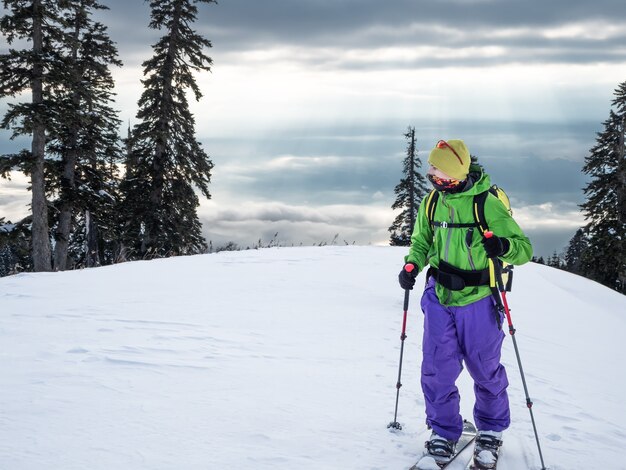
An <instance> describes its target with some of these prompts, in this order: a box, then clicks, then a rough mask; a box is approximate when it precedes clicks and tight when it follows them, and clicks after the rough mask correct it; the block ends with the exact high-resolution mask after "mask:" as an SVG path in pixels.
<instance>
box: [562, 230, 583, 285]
mask: <svg viewBox="0 0 626 470" xmlns="http://www.w3.org/2000/svg"><path fill="white" fill-rule="evenodd" d="M587 248H588V242H587V237H586V235H585V231H584V230H583V229H582V228H579V229H578V230H576V234H575V235H574V236H573V237H572V239H571V240H570V242H569V244H568V245H567V249H566V251H565V265H564V267H565V269H566V270H567V271H569V272H570V273H574V274H581V273H582V266H581V265H582V257H583V254H584V253H585V251H586V250H587Z"/></svg>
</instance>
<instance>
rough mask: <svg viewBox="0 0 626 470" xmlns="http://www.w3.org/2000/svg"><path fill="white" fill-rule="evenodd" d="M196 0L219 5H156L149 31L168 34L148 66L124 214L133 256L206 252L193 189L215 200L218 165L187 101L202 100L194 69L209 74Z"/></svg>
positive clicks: (190, 0) (173, 0) (159, 0)
mask: <svg viewBox="0 0 626 470" xmlns="http://www.w3.org/2000/svg"><path fill="white" fill-rule="evenodd" d="M198 3H216V2H215V0H152V1H151V2H150V6H151V8H152V14H151V22H150V27H151V28H153V29H159V30H161V29H164V30H165V35H164V36H163V37H162V38H161V39H160V40H159V41H158V42H157V43H156V44H155V45H154V46H153V50H154V56H153V57H152V58H151V59H149V60H147V61H146V62H144V63H143V66H144V76H146V78H145V79H144V80H143V81H142V83H143V84H144V87H145V90H144V92H143V94H142V96H141V98H140V100H139V103H138V104H139V112H138V113H137V118H138V119H139V120H140V123H139V124H137V125H136V126H135V127H134V129H133V132H132V139H131V149H130V155H128V157H127V161H126V170H127V172H126V176H125V178H124V181H123V184H122V190H123V192H124V195H125V203H124V205H123V213H124V217H125V220H126V237H125V244H126V245H127V246H128V247H129V249H130V250H131V252H132V253H134V256H135V257H147V256H151V257H154V256H157V257H162V256H169V255H176V254H193V253H200V252H203V251H205V250H206V248H207V246H206V242H205V240H204V238H203V237H202V234H201V224H200V221H199V219H198V216H197V207H198V205H199V199H198V196H197V195H196V193H195V192H194V187H195V188H197V189H199V191H200V193H202V194H203V195H204V196H205V197H206V198H210V197H211V196H210V193H209V187H208V185H209V183H210V179H211V169H212V168H213V164H212V162H211V160H210V159H209V157H208V156H207V154H206V153H205V152H204V150H203V149H202V147H201V146H200V143H199V142H198V141H197V140H196V137H195V120H194V118H193V116H192V114H191V113H190V111H189V105H188V102H187V98H186V92H187V90H191V91H192V92H193V94H194V97H195V98H196V100H199V99H200V98H201V96H202V95H201V93H200V89H199V88H198V86H197V84H196V81H195V79H194V77H193V72H197V71H208V70H210V66H211V64H212V61H211V59H210V57H208V56H207V55H205V54H204V52H203V50H204V48H208V47H211V43H210V41H208V40H207V39H205V38H204V37H202V36H201V35H199V34H197V33H196V32H195V31H194V30H192V29H191V24H192V23H193V22H194V21H195V19H196V16H197V7H196V4H198Z"/></svg>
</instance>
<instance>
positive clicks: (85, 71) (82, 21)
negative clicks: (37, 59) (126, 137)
mask: <svg viewBox="0 0 626 470" xmlns="http://www.w3.org/2000/svg"><path fill="white" fill-rule="evenodd" d="M64 6H65V11H64V23H65V27H66V28H67V34H66V36H65V41H64V48H63V53H64V60H65V61H66V63H67V67H66V68H65V71H66V73H65V79H64V83H63V86H62V87H61V88H59V89H57V90H55V91H54V93H53V96H54V99H55V101H56V102H57V103H58V106H59V108H60V112H59V119H58V122H57V123H56V124H57V125H56V128H55V132H54V134H53V137H54V138H53V140H52V142H51V145H50V147H49V148H50V150H51V151H52V152H54V153H55V154H57V155H58V156H59V157H60V158H58V159H57V163H56V164H55V165H54V166H53V168H54V170H56V171H54V172H53V176H54V184H55V186H54V190H55V192H56V193H57V194H58V199H57V200H56V201H54V202H53V204H54V205H55V208H56V209H57V210H56V213H58V217H57V220H56V224H55V231H54V236H55V241H56V243H55V249H54V268H55V269H56V270H64V269H66V268H67V267H68V266H67V262H68V252H71V257H70V258H71V259H72V260H73V262H74V263H81V264H86V265H87V266H93V265H97V264H100V256H99V251H100V250H98V249H97V247H95V246H91V247H87V246H86V245H87V243H86V240H85V237H86V235H85V232H86V231H87V229H88V227H86V221H87V219H88V220H89V221H91V227H90V232H91V233H92V234H93V233H94V232H95V231H96V230H97V229H100V230H98V231H100V232H102V234H103V235H104V236H105V238H108V239H111V238H113V239H115V238H116V237H115V235H114V234H112V233H111V232H112V231H114V230H115V228H116V226H117V225H118V223H117V221H116V220H114V219H115V212H114V211H113V207H114V204H115V202H116V192H117V187H116V186H117V174H118V172H117V166H116V163H118V162H120V161H121V149H120V147H119V136H118V129H119V126H120V123H121V121H120V120H119V119H118V117H117V112H116V111H115V110H113V109H112V108H111V106H110V103H111V102H112V101H113V91H112V90H113V87H114V82H113V78H112V76H111V72H110V70H109V66H110V65H117V66H120V65H121V62H120V61H119V60H118V59H117V48H116V47H115V44H114V43H113V42H112V41H111V40H110V38H109V36H108V34H107V28H106V27H105V26H104V25H102V24H101V23H99V22H95V21H94V20H93V19H92V18H91V14H92V13H93V12H94V11H95V10H103V9H107V7H105V6H103V5H101V4H100V3H99V2H98V1H97V0H66V2H65V3H64ZM107 235H108V237H107ZM92 240H97V238H93V239H92ZM114 242H115V240H108V243H109V244H110V243H114ZM70 244H72V246H71V247H70ZM92 245H93V243H92ZM86 252H89V253H91V255H92V256H91V257H89V256H86ZM109 258H111V257H110V256H109ZM107 261H108V262H109V263H110V262H112V261H111V259H108V260H107Z"/></svg>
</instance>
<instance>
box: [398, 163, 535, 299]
mask: <svg viewBox="0 0 626 470" xmlns="http://www.w3.org/2000/svg"><path fill="white" fill-rule="evenodd" d="M470 171H471V172H472V173H473V176H474V177H475V183H474V184H473V185H472V187H470V188H469V189H467V190H465V191H463V192H461V193H456V194H446V193H441V194H440V196H439V201H438V202H437V207H436V210H435V214H434V219H433V220H435V221H438V222H443V221H446V222H448V223H473V222H474V221H475V219H474V215H473V204H474V196H475V195H476V194H479V193H482V192H483V191H487V190H488V189H489V188H490V186H491V182H490V180H489V175H487V174H486V173H484V172H483V171H482V168H481V167H479V166H477V165H472V167H471V168H470ZM485 219H486V221H487V224H488V225H489V230H491V231H492V232H493V233H494V235H497V236H498V237H505V238H507V239H508V240H509V242H510V248H509V251H508V252H507V253H505V254H504V255H503V256H501V257H500V259H502V260H503V261H506V262H507V263H509V264H514V265H520V264H524V263H526V262H528V261H530V258H531V257H532V252H533V249H532V245H531V244H530V240H529V239H528V238H527V237H526V236H525V235H524V233H523V232H522V230H521V229H520V227H519V225H517V223H516V222H515V220H513V217H511V215H510V214H509V212H508V210H507V209H506V208H505V207H504V204H502V202H500V200H498V198H496V197H495V196H493V195H492V194H489V195H488V197H487V199H486V200H485ZM468 230H470V229H468V228H449V227H434V228H433V227H432V226H431V225H430V223H429V222H428V217H427V216H426V198H424V199H423V200H422V203H421V204H420V208H419V211H418V213H417V219H416V221H415V228H414V229H413V235H412V236H411V248H410V250H409V254H408V256H406V257H405V262H411V263H414V264H415V265H417V267H418V268H419V270H420V271H421V270H422V269H424V268H425V267H426V265H427V264H430V265H431V266H433V267H435V268H438V267H439V261H440V260H444V261H447V262H448V263H450V264H452V265H454V266H456V267H457V268H459V269H465V270H481V269H485V268H486V267H487V266H488V258H487V255H486V253H485V250H484V248H483V245H482V243H481V239H482V237H483V235H482V233H481V232H480V230H479V229H478V228H474V229H473V236H472V243H471V246H469V247H468V245H467V242H466V237H467V232H468ZM436 292H437V297H438V298H439V301H440V302H441V303H442V304H443V305H449V306H462V305H468V304H471V303H473V302H476V301H477V300H480V299H482V298H484V297H487V296H489V295H491V290H490V289H489V286H478V287H475V286H474V287H466V288H465V289H463V290H460V291H451V290H449V289H446V288H445V287H443V286H442V285H441V284H439V283H437V286H436Z"/></svg>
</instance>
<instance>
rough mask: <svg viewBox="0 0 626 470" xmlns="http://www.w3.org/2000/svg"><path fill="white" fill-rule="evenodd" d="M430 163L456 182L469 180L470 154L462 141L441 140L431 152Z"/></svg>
mask: <svg viewBox="0 0 626 470" xmlns="http://www.w3.org/2000/svg"><path fill="white" fill-rule="evenodd" d="M428 163H430V164H431V165H432V166H434V167H435V168H438V169H440V170H441V171H443V172H444V173H445V174H446V175H448V176H451V177H452V178H454V179H456V180H464V179H465V178H467V174H468V173H469V167H470V153H469V150H467V147H466V146H465V142H463V141H462V140H456V139H452V140H448V141H445V140H440V141H439V142H437V145H435V148H434V149H432V150H431V151H430V155H429V156H428Z"/></svg>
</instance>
